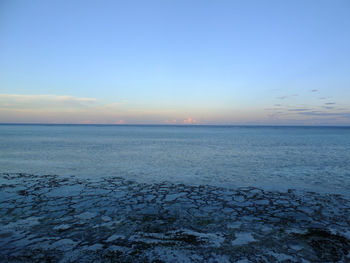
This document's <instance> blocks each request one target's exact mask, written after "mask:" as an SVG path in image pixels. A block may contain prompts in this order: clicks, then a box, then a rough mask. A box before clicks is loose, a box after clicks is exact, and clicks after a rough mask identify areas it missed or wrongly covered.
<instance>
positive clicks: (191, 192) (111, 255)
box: [0, 173, 350, 263]
mask: <svg viewBox="0 0 350 263" xmlns="http://www.w3.org/2000/svg"><path fill="white" fill-rule="evenodd" d="M0 214H1V217H0V218H1V219H0V248H1V250H0V262H239V263H244V262H350V254H349V252H350V202H349V200H348V199H347V198H345V197H344V196H341V195H334V194H319V193H313V192H300V191H295V190H288V191H285V192H278V191H267V190H263V189H259V188H254V187H244V188H243V187H242V188H236V189H229V188H222V187H215V186H208V185H199V186H193V185H183V184H173V183H168V182H164V183H156V184H145V183H136V182H134V181H128V180H126V179H123V178H119V177H106V178H101V179H98V180H89V179H81V178H76V177H62V176H57V175H40V176H39V175H31V174H7V173H3V174H0Z"/></svg>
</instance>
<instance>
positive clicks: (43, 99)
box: [0, 94, 96, 109]
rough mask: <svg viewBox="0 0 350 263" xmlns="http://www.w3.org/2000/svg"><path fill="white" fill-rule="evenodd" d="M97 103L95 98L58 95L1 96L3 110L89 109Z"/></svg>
mask: <svg viewBox="0 0 350 263" xmlns="http://www.w3.org/2000/svg"><path fill="white" fill-rule="evenodd" d="M95 103H96V99H95V98H83V97H73V96H58V95H21V94H0V108H2V109H4V108H6V109H38V108H40V109H53V108H64V109H71V108H84V107H89V106H92V105H93V104H95Z"/></svg>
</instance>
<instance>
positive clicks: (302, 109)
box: [288, 108, 311, 111]
mask: <svg viewBox="0 0 350 263" xmlns="http://www.w3.org/2000/svg"><path fill="white" fill-rule="evenodd" d="M310 110H311V109H307V108H296V109H289V110H288V111H310Z"/></svg>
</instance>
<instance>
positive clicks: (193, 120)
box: [184, 117, 198, 124]
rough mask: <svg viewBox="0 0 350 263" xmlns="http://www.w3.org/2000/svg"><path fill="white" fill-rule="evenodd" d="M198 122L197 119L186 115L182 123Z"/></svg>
mask: <svg viewBox="0 0 350 263" xmlns="http://www.w3.org/2000/svg"><path fill="white" fill-rule="evenodd" d="M195 123H198V121H197V120H195V119H192V118H191V117H188V118H187V119H186V120H184V124H195Z"/></svg>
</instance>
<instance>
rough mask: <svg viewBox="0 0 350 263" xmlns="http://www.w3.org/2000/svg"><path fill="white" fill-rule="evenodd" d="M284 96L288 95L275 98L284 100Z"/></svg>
mask: <svg viewBox="0 0 350 263" xmlns="http://www.w3.org/2000/svg"><path fill="white" fill-rule="evenodd" d="M286 98H288V96H281V97H277V99H279V100H284V99H286Z"/></svg>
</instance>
